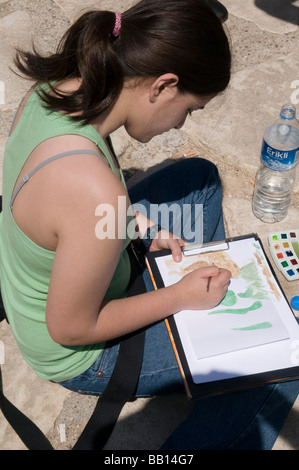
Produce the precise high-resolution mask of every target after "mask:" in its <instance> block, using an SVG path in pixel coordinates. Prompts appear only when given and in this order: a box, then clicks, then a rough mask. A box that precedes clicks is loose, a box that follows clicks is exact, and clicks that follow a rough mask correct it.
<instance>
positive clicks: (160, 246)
mask: <svg viewBox="0 0 299 470" xmlns="http://www.w3.org/2000/svg"><path fill="white" fill-rule="evenodd" d="M185 245H187V243H186V242H185V241H184V240H182V239H181V238H176V237H175V236H174V235H173V234H172V233H170V232H168V231H167V230H160V232H158V233H157V235H156V237H155V238H154V239H153V241H152V243H151V246H150V249H149V251H159V250H170V251H171V253H172V257H173V259H174V261H176V262H180V261H181V260H182V246H185Z"/></svg>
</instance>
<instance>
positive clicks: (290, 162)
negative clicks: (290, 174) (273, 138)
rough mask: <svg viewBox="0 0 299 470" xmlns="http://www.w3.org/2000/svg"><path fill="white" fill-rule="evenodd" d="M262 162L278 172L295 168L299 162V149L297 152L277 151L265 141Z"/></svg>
mask: <svg viewBox="0 0 299 470" xmlns="http://www.w3.org/2000/svg"><path fill="white" fill-rule="evenodd" d="M261 160H262V162H263V164H264V165H265V166H267V167H268V168H271V170H276V171H286V170H291V169H292V168H295V166H296V165H297V163H298V160H299V148H297V149H295V150H277V149H275V148H273V147H271V146H270V145H268V144H267V142H265V140H264V141H263V145H262V152H261Z"/></svg>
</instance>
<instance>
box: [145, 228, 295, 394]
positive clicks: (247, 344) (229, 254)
mask: <svg viewBox="0 0 299 470" xmlns="http://www.w3.org/2000/svg"><path fill="white" fill-rule="evenodd" d="M225 243H226V244H227V249H226V250H220V251H219V250H217V249H216V251H209V250H207V252H203V253H199V254H194V255H191V256H183V259H182V261H181V262H180V263H176V262H174V261H173V259H172V255H171V253H170V252H169V251H157V252H150V253H147V255H146V261H147V265H148V268H149V271H150V274H151V277H152V280H153V283H154V286H155V288H156V289H159V288H161V287H164V286H165V287H167V286H169V285H172V284H175V283H176V282H178V281H179V280H180V279H181V278H182V277H183V276H184V275H186V274H187V273H189V272H190V271H192V270H194V269H196V268H200V267H202V266H207V265H211V264H215V265H216V266H219V267H223V268H226V269H228V270H230V272H231V273H232V278H231V282H230V285H229V288H228V291H227V294H226V296H225V298H224V299H223V300H222V302H221V303H220V304H219V305H218V306H216V307H215V308H213V309H209V310H184V311H181V312H178V313H176V314H175V315H172V316H170V317H168V318H167V319H166V320H165V321H166V326H167V328H168V332H169V335H170V339H171V341H172V344H173V347H174V352H175V354H176V358H177V361H178V364H179V367H180V370H181V373H182V376H183V379H184V383H185V387H186V392H187V395H188V397H189V398H197V397H201V396H207V395H211V394H216V393H223V392H225V391H229V390H237V389H242V388H247V387H252V386H258V385H261V384H263V383H267V382H279V381H286V380H294V379H297V378H299V325H298V323H297V320H296V318H295V316H294V314H293V312H292V310H291V308H290V306H289V304H288V302H287V300H286V298H285V295H284V293H283V291H282V289H281V286H280V285H279V282H278V280H277V278H276V275H275V272H274V271H273V269H272V266H271V264H270V262H269V260H268V258H267V256H266V253H265V251H264V249H263V245H262V243H261V240H260V239H259V237H258V236H257V235H256V234H250V235H246V236H243V237H236V238H230V239H226V240H225Z"/></svg>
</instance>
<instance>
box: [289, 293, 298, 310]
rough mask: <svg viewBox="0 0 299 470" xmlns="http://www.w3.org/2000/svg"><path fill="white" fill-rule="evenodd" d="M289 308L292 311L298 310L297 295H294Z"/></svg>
mask: <svg viewBox="0 0 299 470" xmlns="http://www.w3.org/2000/svg"><path fill="white" fill-rule="evenodd" d="M291 306H292V308H293V309H294V310H299V295H295V297H293V298H292V300H291Z"/></svg>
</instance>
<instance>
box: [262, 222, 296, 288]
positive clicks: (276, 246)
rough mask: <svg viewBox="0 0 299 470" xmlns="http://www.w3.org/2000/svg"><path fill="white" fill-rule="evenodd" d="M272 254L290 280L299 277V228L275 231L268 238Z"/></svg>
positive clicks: (277, 264) (279, 267)
mask: <svg viewBox="0 0 299 470" xmlns="http://www.w3.org/2000/svg"><path fill="white" fill-rule="evenodd" d="M268 242H269V248H270V253H271V256H272V258H273V260H274V263H275V264H276V266H277V268H278V269H279V271H281V272H282V274H283V275H284V277H285V278H286V279H287V280H288V281H296V280H298V279H299V229H293V230H285V231H283V232H274V233H271V234H270V235H269V238H268Z"/></svg>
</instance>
